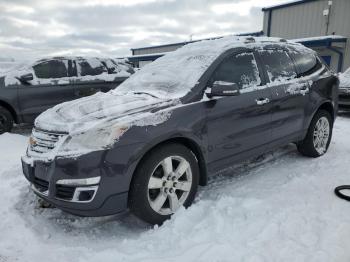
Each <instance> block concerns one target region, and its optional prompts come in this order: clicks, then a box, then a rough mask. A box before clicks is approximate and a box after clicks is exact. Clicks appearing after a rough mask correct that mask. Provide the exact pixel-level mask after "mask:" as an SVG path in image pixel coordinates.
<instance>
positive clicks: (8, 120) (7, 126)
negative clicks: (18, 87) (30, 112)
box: [0, 106, 13, 134]
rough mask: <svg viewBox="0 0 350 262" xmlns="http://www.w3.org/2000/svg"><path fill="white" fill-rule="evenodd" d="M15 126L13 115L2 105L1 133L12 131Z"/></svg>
mask: <svg viewBox="0 0 350 262" xmlns="http://www.w3.org/2000/svg"><path fill="white" fill-rule="evenodd" d="M12 127H13V117H12V115H11V113H10V112H9V111H8V110H7V109H6V108H3V107H2V106H0V134H3V133H5V132H10V131H11V129H12Z"/></svg>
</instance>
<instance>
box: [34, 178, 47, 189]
mask: <svg viewBox="0 0 350 262" xmlns="http://www.w3.org/2000/svg"><path fill="white" fill-rule="evenodd" d="M33 184H34V186H35V188H36V189H37V190H38V191H40V192H41V193H44V192H46V191H48V190H49V182H47V181H45V180H43V179H40V178H37V177H34V181H33Z"/></svg>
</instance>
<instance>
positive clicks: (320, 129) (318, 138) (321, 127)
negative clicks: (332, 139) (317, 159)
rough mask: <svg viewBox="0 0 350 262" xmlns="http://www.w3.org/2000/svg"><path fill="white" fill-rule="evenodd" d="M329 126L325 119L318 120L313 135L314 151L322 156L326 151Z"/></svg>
mask: <svg viewBox="0 0 350 262" xmlns="http://www.w3.org/2000/svg"><path fill="white" fill-rule="evenodd" d="M329 132H330V125H329V121H328V119H327V118H326V117H324V116H323V117H321V118H320V119H318V121H317V122H316V125H315V129H314V134H313V144H314V147H315V149H316V151H317V152H318V153H319V154H320V155H322V154H324V153H325V152H326V150H327V144H328V139H329Z"/></svg>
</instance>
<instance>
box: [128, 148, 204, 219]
mask: <svg viewBox="0 0 350 262" xmlns="http://www.w3.org/2000/svg"><path fill="white" fill-rule="evenodd" d="M169 163H171V165H169ZM178 167H180V170H176V168H178ZM186 167H187V168H186ZM183 170H185V171H183ZM170 171H172V172H170ZM176 171H179V172H176ZM180 173H182V175H179V177H178V178H175V177H176V174H180ZM198 182H199V167H198V163H197V160H196V158H195V156H194V154H193V153H192V152H191V150H189V149H188V148H187V147H185V146H183V145H181V144H168V145H164V146H161V147H159V148H156V149H154V150H152V151H150V152H149V153H148V154H147V155H146V157H145V158H144V159H143V160H142V162H141V163H140V165H139V166H138V168H137V169H136V172H135V173H134V177H133V179H132V182H131V186H130V191H129V208H130V210H131V212H132V213H133V214H135V215H136V216H137V217H139V218H140V219H142V220H144V221H146V222H148V223H150V224H153V225H155V224H158V225H161V224H162V223H163V222H164V221H165V220H167V219H169V218H170V217H171V215H172V214H173V213H174V212H176V210H177V209H178V208H179V207H180V206H184V207H185V208H187V207H189V206H190V205H191V204H192V202H193V200H194V198H195V195H196V192H197V188H198ZM175 197H176V199H177V200H178V201H176V199H175ZM158 200H159V201H158Z"/></svg>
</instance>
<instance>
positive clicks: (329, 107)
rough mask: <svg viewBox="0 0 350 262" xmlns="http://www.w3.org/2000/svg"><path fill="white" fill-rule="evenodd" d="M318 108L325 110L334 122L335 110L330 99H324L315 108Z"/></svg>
mask: <svg viewBox="0 0 350 262" xmlns="http://www.w3.org/2000/svg"><path fill="white" fill-rule="evenodd" d="M320 110H325V111H327V112H328V113H329V114H330V115H331V117H332V120H333V122H334V120H335V110H334V106H333V104H332V103H331V102H330V101H326V102H324V103H322V104H321V105H320V106H319V107H318V109H317V110H316V112H318V111H320ZM316 112H315V113H314V115H315V114H316Z"/></svg>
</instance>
